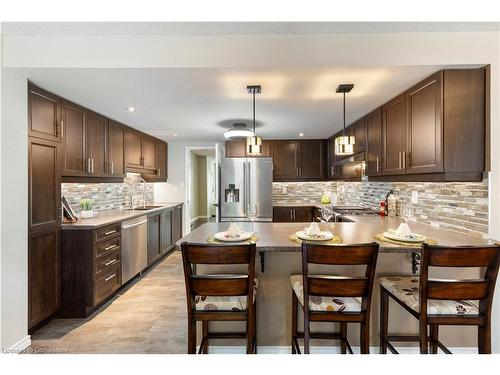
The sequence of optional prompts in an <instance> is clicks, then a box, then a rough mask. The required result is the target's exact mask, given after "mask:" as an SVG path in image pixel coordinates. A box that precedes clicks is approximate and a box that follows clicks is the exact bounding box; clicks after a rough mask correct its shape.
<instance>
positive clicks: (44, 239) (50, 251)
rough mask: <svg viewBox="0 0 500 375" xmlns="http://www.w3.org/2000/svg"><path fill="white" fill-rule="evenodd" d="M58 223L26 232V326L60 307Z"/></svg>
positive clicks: (29, 326)
mask: <svg viewBox="0 0 500 375" xmlns="http://www.w3.org/2000/svg"><path fill="white" fill-rule="evenodd" d="M59 236H60V226H59V225H57V226H52V227H48V228H45V229H43V230H39V231H33V232H30V233H29V237H28V328H31V327H33V326H35V325H36V324H38V323H40V322H41V321H43V320H44V319H47V318H48V317H50V316H51V315H52V314H54V313H55V312H57V310H59V308H60V282H59V279H60V273H59V270H60V254H59V252H60V245H59V241H60V240H59V238H60V237H59Z"/></svg>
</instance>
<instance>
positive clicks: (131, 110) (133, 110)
mask: <svg viewBox="0 0 500 375" xmlns="http://www.w3.org/2000/svg"><path fill="white" fill-rule="evenodd" d="M127 110H128V111H129V112H135V108H134V107H128V108H127Z"/></svg>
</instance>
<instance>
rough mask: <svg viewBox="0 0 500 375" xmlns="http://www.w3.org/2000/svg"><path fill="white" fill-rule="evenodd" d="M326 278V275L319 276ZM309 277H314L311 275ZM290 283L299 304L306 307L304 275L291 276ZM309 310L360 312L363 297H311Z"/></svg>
mask: <svg viewBox="0 0 500 375" xmlns="http://www.w3.org/2000/svg"><path fill="white" fill-rule="evenodd" d="M318 276H321V277H325V276H326V275H318ZM309 277H314V276H313V275H309ZM290 283H291V284H292V288H293V291H294V292H295V295H296V296H297V298H298V300H299V303H300V304H301V305H302V306H303V305H304V285H303V279H302V275H292V276H290ZM309 310H312V311H332V312H333V311H336V312H360V311H361V297H320V296H309Z"/></svg>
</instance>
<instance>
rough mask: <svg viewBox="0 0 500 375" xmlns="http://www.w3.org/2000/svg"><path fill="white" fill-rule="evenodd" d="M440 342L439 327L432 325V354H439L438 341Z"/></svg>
mask: <svg viewBox="0 0 500 375" xmlns="http://www.w3.org/2000/svg"><path fill="white" fill-rule="evenodd" d="M438 340H439V326H438V325H437V324H433V325H431V353H432V354H437V353H438V345H437V341H438Z"/></svg>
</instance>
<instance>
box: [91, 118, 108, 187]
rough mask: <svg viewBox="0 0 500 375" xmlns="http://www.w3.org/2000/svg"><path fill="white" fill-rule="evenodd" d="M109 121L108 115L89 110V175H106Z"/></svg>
mask: <svg viewBox="0 0 500 375" xmlns="http://www.w3.org/2000/svg"><path fill="white" fill-rule="evenodd" d="M107 122H108V120H107V119H106V117H104V116H101V115H99V114H97V113H94V112H91V111H87V127H86V134H85V135H86V142H87V158H88V160H89V163H90V167H89V168H88V170H89V175H90V176H92V177H106V176H107V175H108V166H107V145H106V142H107Z"/></svg>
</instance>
